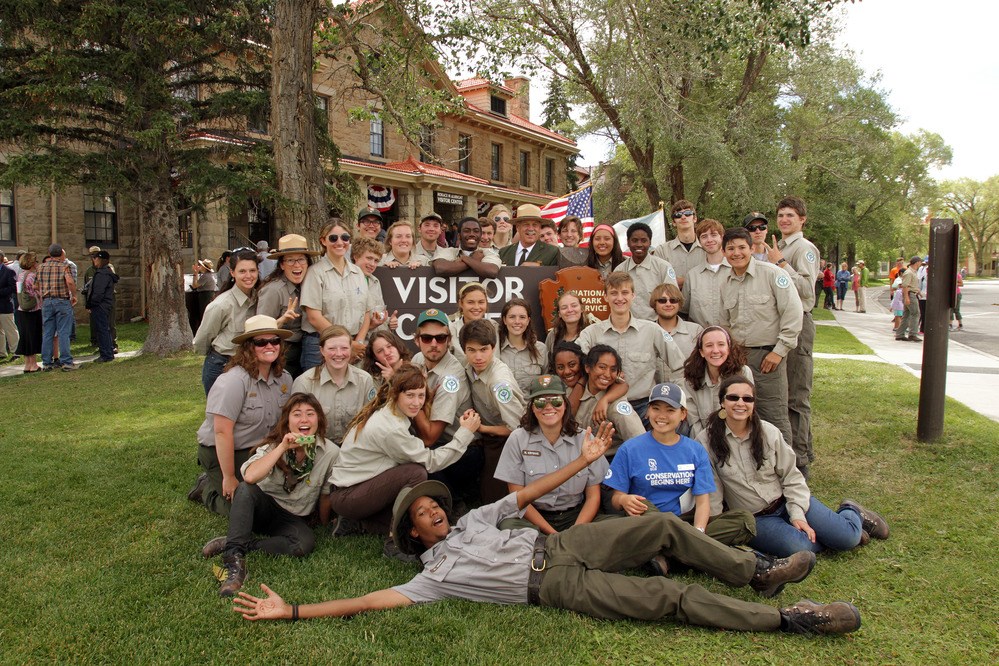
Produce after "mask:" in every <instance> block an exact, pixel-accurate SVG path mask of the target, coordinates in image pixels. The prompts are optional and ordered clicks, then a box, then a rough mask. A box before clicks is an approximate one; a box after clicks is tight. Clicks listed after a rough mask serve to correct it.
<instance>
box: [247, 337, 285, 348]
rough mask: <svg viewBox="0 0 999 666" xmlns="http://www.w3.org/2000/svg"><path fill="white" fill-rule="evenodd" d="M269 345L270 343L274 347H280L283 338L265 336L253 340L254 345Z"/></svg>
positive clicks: (258, 346)
mask: <svg viewBox="0 0 999 666" xmlns="http://www.w3.org/2000/svg"><path fill="white" fill-rule="evenodd" d="M267 345H270V346H272V347H280V346H281V338H263V339H262V340H257V339H254V340H253V346H254V347H257V348H260V347H266V346H267Z"/></svg>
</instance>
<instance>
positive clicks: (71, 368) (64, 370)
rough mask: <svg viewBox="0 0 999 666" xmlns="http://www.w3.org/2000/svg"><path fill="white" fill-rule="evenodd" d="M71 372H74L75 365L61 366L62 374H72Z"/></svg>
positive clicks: (66, 364)
mask: <svg viewBox="0 0 999 666" xmlns="http://www.w3.org/2000/svg"><path fill="white" fill-rule="evenodd" d="M73 370H76V364H75V363H65V364H63V366H62V371H63V372H72V371H73Z"/></svg>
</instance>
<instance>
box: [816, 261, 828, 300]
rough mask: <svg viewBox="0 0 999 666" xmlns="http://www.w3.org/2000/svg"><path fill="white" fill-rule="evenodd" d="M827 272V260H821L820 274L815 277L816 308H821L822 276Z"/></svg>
mask: <svg viewBox="0 0 999 666" xmlns="http://www.w3.org/2000/svg"><path fill="white" fill-rule="evenodd" d="M825 270H826V260H825V259H819V274H818V275H816V276H815V306H814V307H818V306H819V296H821V295H822V276H823V274H824V273H825Z"/></svg>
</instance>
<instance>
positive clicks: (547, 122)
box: [541, 76, 579, 191]
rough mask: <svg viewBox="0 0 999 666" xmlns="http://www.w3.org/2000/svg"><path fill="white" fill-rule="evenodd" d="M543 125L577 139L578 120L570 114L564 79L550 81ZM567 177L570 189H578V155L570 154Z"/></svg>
mask: <svg viewBox="0 0 999 666" xmlns="http://www.w3.org/2000/svg"><path fill="white" fill-rule="evenodd" d="M541 114H542V121H541V126H542V127H545V128H547V129H550V130H552V131H553V132H558V133H559V134H563V135H565V136H567V137H569V138H570V139H575V138H576V134H577V131H578V126H577V125H576V122H575V121H574V120H573V119H572V118H571V117H570V115H569V100H568V98H567V97H566V95H565V87H564V84H563V83H562V79H561V78H560V77H558V76H552V77H551V79H550V80H549V82H548V94H547V96H546V97H545V104H544V108H543V109H542V110H541ZM565 179H566V182H567V183H568V184H569V190H570V191H572V190H574V189H576V185H577V183H578V182H579V178H578V177H577V176H576V155H570V156H569V159H567V160H566V163H565Z"/></svg>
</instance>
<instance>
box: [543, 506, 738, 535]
mask: <svg viewBox="0 0 999 666" xmlns="http://www.w3.org/2000/svg"><path fill="white" fill-rule="evenodd" d="M644 504H645V506H646V507H648V511H647V512H646V515H648V514H649V513H661V512H660V511H659V508H658V507H656V505H655V504H653V503H652V502H650V501H649V500H645V502H644ZM608 507H609V510H608ZM604 509H605V513H606V514H607V515H608V517H612V518H621V517H631V516H628V514H626V513H625V512H624V511H618V510H617V509H614V508H613V507H612V506H610V501H609V498H608V500H607V501H605V502H604ZM670 515H673V514H670ZM680 520H682V521H683V522H685V523H687V524H688V525H693V524H694V512H693V511H688V512H687V513H685V514H683V515H682V516H680ZM559 531H561V530H559ZM704 533H705V534H707V535H708V536H709V537H711V538H712V539H714V540H715V541H720V542H721V543H723V544H725V545H726V546H744V545H746V544H747V543H749V542H750V541H752V540H753V537H755V536H756V518H754V517H753V514H751V513H750V512H748V511H742V510H741V509H737V510H734V511H724V512H722V513H719V514H718V515H717V516H711V517H710V518H708V526H707V527H706V528H705V529H704Z"/></svg>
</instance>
